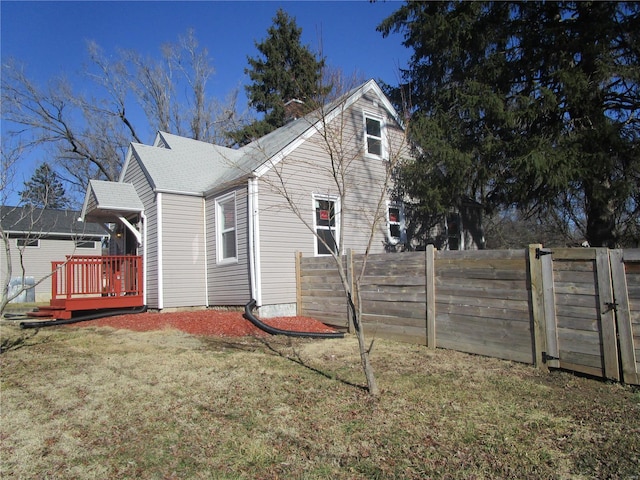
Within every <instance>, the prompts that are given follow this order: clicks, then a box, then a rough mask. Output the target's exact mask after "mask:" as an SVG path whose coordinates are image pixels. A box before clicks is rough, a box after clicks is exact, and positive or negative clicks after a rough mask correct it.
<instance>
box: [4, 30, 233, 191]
mask: <svg viewBox="0 0 640 480" xmlns="http://www.w3.org/2000/svg"><path fill="white" fill-rule="evenodd" d="M88 55H89V63H88V64H87V65H85V66H84V68H83V71H82V75H83V76H84V78H86V79H88V80H89V81H90V82H88V83H85V86H86V87H87V89H86V91H85V90H82V91H81V90H80V89H78V88H77V87H74V85H75V84H77V83H79V82H78V80H80V81H82V78H80V79H77V78H76V79H72V80H73V82H72V81H71V80H69V79H67V78H64V77H61V78H55V79H51V80H50V81H49V82H48V83H47V84H46V85H38V84H36V83H35V82H34V81H32V79H31V78H30V77H29V76H28V75H27V73H26V71H25V67H24V66H23V65H21V64H20V63H19V62H18V61H16V60H14V59H8V60H6V61H4V62H3V65H2V106H3V111H2V118H3V121H4V123H5V130H4V131H3V143H5V142H7V141H9V138H14V139H19V140H20V141H21V143H22V144H23V146H24V148H25V149H26V150H27V151H28V150H34V149H39V150H41V149H44V150H45V151H46V152H47V154H48V156H49V158H50V162H51V163H52V165H55V166H56V169H57V171H58V173H59V174H60V176H61V177H62V178H63V179H64V181H65V182H66V183H68V184H69V185H70V186H71V187H72V188H67V192H68V193H69V194H73V193H74V192H75V193H76V194H77V198H82V197H81V195H82V194H84V191H85V189H86V186H87V183H88V181H89V180H90V179H104V180H112V181H113V180H116V179H117V178H118V175H119V174H120V170H121V168H122V162H123V159H124V157H125V153H126V146H127V145H128V144H129V143H130V142H136V143H143V141H142V139H143V138H145V137H147V136H151V135H153V134H154V133H155V131H157V130H164V131H168V132H171V133H175V134H178V135H182V136H187V137H190V138H195V139H198V140H203V141H209V142H216V143H223V142H224V132H225V131H227V129H226V127H227V126H228V125H229V124H230V123H231V124H233V123H234V122H239V117H238V114H237V113H236V105H235V101H236V99H237V96H236V95H235V94H233V93H232V94H231V95H230V96H229V97H227V98H225V99H224V101H218V100H216V99H214V98H212V97H211V95H210V94H209V93H208V90H207V82H208V80H209V79H210V77H211V75H213V73H214V70H213V67H212V66H211V65H210V60H209V57H208V53H207V50H206V49H203V48H200V47H199V46H198V42H197V40H196V38H195V35H194V33H193V32H192V31H189V32H188V33H187V35H186V36H184V37H181V38H180V39H179V41H178V43H176V44H173V45H165V46H163V48H162V52H161V57H160V59H159V60H157V59H155V58H143V57H142V56H141V55H140V54H139V53H136V52H133V51H122V52H120V54H119V56H118V57H116V60H114V61H112V60H111V59H110V58H109V57H108V56H107V55H105V54H104V53H103V52H102V50H101V49H100V47H99V46H98V45H97V44H96V43H95V42H90V43H89V44H88ZM88 92H90V93H88ZM140 107H141V108H142V111H143V112H144V115H143V116H141V115H136V114H135V112H136V110H137V109H139V108H140Z"/></svg>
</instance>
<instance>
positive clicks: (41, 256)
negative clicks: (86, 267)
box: [0, 235, 102, 302]
mask: <svg viewBox="0 0 640 480" xmlns="http://www.w3.org/2000/svg"><path fill="white" fill-rule="evenodd" d="M32 238H33V239H35V238H37V236H36V235H33V236H32ZM16 242H17V239H16V238H11V239H10V240H9V243H10V249H11V268H12V272H11V276H12V277H14V278H15V277H22V269H21V267H20V249H19V248H18V245H17V243H16ZM22 251H23V252H24V253H23V255H22V261H23V263H24V267H25V273H24V275H25V276H26V277H33V278H34V280H35V281H36V282H38V281H39V280H42V279H44V280H43V281H42V283H40V284H39V285H37V286H36V287H35V300H36V302H48V301H49V300H51V273H52V270H51V262H52V261H56V260H58V261H63V260H64V259H65V258H66V256H67V255H74V254H75V255H101V254H102V244H101V242H100V241H95V242H94V248H80V249H78V248H75V241H74V240H72V239H69V238H66V239H65V238H53V237H52V238H46V237H43V238H40V239H39V246H37V247H26V248H24V249H22ZM6 265H7V257H6V254H5V251H4V248H3V249H0V276H1V282H4V277H5V275H6V272H7V268H6ZM3 284H4V283H0V285H3Z"/></svg>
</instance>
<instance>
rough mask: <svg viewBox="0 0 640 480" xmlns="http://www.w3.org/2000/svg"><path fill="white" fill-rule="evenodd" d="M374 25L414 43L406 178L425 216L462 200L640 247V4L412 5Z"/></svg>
mask: <svg viewBox="0 0 640 480" xmlns="http://www.w3.org/2000/svg"><path fill="white" fill-rule="evenodd" d="M378 29H379V30H380V31H381V32H382V33H383V35H388V34H389V33H390V32H392V31H396V32H403V33H404V42H403V44H404V45H405V46H407V47H408V48H411V49H413V56H412V59H411V62H410V66H409V68H408V69H407V70H405V71H404V72H403V84H404V85H403V87H402V89H403V90H404V91H403V92H402V93H403V98H409V99H410V101H411V106H412V108H413V118H412V122H411V124H410V126H411V135H412V138H413V140H414V141H415V143H416V145H417V146H418V147H419V148H418V149H417V150H416V151H417V152H418V153H417V158H418V159H417V161H416V162H414V163H411V164H409V165H408V166H407V167H406V168H405V169H404V170H403V171H402V172H401V174H400V178H401V181H402V185H403V187H404V188H405V189H406V192H407V193H409V194H411V195H412V196H413V197H415V198H419V199H420V206H421V207H422V208H423V209H424V211H427V210H429V209H434V208H436V209H440V210H441V211H444V210H446V209H447V208H450V207H456V206H459V205H460V203H461V202H462V201H463V200H464V199H465V198H467V199H473V200H474V201H477V202H479V203H481V204H482V205H483V206H484V207H485V209H486V211H488V212H491V211H493V210H495V209H497V208H507V207H509V206H512V205H515V206H517V207H519V208H520V209H521V210H522V211H524V212H526V213H527V214H536V215H538V216H540V217H543V218H547V219H548V218H556V219H559V220H561V221H562V222H564V223H565V225H567V224H570V225H572V226H576V227H578V228H580V229H581V230H582V232H583V233H584V235H585V237H586V239H587V240H588V241H589V242H590V244H591V245H594V246H599V245H603V246H614V245H618V244H621V243H622V244H627V245H629V244H634V243H637V242H638V239H639V238H640V208H639V203H638V200H639V198H640V155H639V152H638V148H639V146H640V144H639V141H640V134H639V133H640V129H639V127H640V117H639V116H638V113H639V111H640V97H639V88H638V87H639V83H640V67H639V58H638V56H639V54H640V33H639V32H640V4H638V3H616V2H522V3H520V2H458V1H455V2H451V1H450V2H409V3H407V4H406V5H404V6H402V7H401V8H400V9H399V10H398V11H396V12H395V13H394V14H393V15H392V16H391V17H389V18H388V19H386V20H385V21H384V22H383V23H382V24H381V25H380V26H379V27H378ZM400 91H401V88H400V87H398V88H395V89H390V93H391V95H392V96H395V98H400Z"/></svg>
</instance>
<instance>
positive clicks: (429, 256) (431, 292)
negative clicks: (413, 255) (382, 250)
mask: <svg viewBox="0 0 640 480" xmlns="http://www.w3.org/2000/svg"><path fill="white" fill-rule="evenodd" d="M435 266H436V265H435V247H434V246H433V245H427V249H426V251H425V272H424V273H425V287H426V297H427V298H426V302H427V347H428V348H436V268H435Z"/></svg>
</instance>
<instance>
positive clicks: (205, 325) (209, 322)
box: [69, 310, 335, 337]
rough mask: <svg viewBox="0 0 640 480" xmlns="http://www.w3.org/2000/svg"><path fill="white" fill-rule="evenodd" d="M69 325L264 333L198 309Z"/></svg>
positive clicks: (295, 325) (307, 327) (305, 320)
mask: <svg viewBox="0 0 640 480" xmlns="http://www.w3.org/2000/svg"><path fill="white" fill-rule="evenodd" d="M262 321H263V322H264V323H266V324H267V325H269V326H272V327H275V328H279V329H281V330H294V331H298V332H313V333H321V332H333V331H335V330H334V329H332V328H331V327H328V326H327V325H325V324H324V323H322V322H319V321H318V320H315V319H313V318H309V317H301V316H297V317H276V318H269V319H263V320H262ZM69 327H72V328H74V327H75V328H77V327H112V328H115V329H127V330H133V331H136V332H148V331H152V330H164V329H167V328H173V329H177V330H181V331H183V332H186V333H190V334H192V335H217V336H222V337H244V336H262V335H268V334H267V333H265V332H263V331H262V330H260V329H259V328H257V327H256V326H254V325H253V324H252V323H251V322H249V321H248V320H247V319H245V318H244V317H243V316H242V313H241V312H229V311H218V310H198V311H187V312H172V313H151V312H146V313H138V314H134V315H118V316H114V317H105V318H100V319H97V320H88V321H86V322H79V323H74V324H71V325H69Z"/></svg>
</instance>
